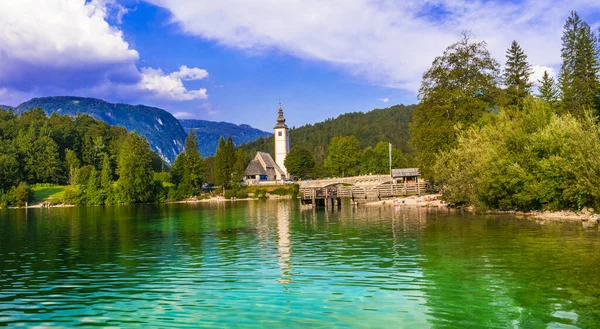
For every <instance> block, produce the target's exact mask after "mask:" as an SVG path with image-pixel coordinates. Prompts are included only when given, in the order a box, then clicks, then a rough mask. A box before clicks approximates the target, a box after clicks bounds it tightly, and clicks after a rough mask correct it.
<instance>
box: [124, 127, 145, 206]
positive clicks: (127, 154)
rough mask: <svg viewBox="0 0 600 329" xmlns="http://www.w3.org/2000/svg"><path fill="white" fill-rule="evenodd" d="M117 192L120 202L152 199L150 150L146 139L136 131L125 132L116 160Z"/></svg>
mask: <svg viewBox="0 0 600 329" xmlns="http://www.w3.org/2000/svg"><path fill="white" fill-rule="evenodd" d="M117 169H118V174H119V180H118V181H117V183H118V187H119V194H120V198H121V201H122V202H125V203H134V202H148V201H151V200H152V196H153V189H154V171H153V170H152V150H151V149H150V145H149V144H148V141H147V140H146V138H144V137H143V136H139V135H138V134H137V133H136V132H133V133H129V134H127V137H126V138H125V141H123V145H122V146H121V151H120V152H119V161H118V168H117Z"/></svg>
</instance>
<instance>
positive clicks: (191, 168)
mask: <svg viewBox="0 0 600 329" xmlns="http://www.w3.org/2000/svg"><path fill="white" fill-rule="evenodd" d="M184 152H185V161H184V166H183V167H184V169H183V184H185V185H186V187H187V188H188V189H191V190H192V193H193V192H195V191H199V190H201V189H202V183H204V178H205V176H206V164H205V163H204V160H203V159H202V156H201V155H200V152H199V151H198V138H197V137H196V134H194V131H193V130H192V129H190V132H189V134H188V137H187V138H186V139H185V151H184Z"/></svg>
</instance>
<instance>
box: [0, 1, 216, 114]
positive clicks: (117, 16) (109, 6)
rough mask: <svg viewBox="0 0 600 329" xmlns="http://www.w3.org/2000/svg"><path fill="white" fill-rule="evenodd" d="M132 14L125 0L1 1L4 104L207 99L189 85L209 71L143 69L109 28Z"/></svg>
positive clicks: (117, 33)
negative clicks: (60, 97)
mask: <svg viewBox="0 0 600 329" xmlns="http://www.w3.org/2000/svg"><path fill="white" fill-rule="evenodd" d="M126 13H127V9H126V8H125V7H123V6H122V5H121V4H120V3H119V2H118V1H117V0H91V1H86V0H15V1H12V0H10V1H1V2H0V87H1V88H2V89H0V100H2V99H5V100H12V101H13V102H12V103H13V104H18V103H19V102H20V101H23V100H26V99H27V98H24V97H26V96H29V97H33V96H40V95H42V96H45V95H48V94H69V95H82V96H96V97H104V96H107V97H109V98H111V97H116V98H120V99H128V100H130V101H132V100H134V99H136V98H147V97H148V96H150V97H151V98H156V99H162V100H170V101H181V100H192V99H205V98H206V97H207V94H206V89H198V90H188V89H186V88H185V86H184V85H183V82H182V81H192V80H201V79H204V78H206V77H207V76H208V72H207V71H206V70H202V69H198V68H195V67H194V68H189V67H187V66H185V65H182V66H181V67H180V69H179V71H177V72H174V73H172V74H170V75H164V74H163V72H162V70H160V69H150V68H148V69H143V70H142V72H140V70H138V68H137V61H138V60H139V54H138V52H137V51H136V50H135V49H132V48H131V47H130V45H129V43H128V42H127V41H126V40H125V38H124V35H123V32H122V31H121V30H120V29H119V28H118V27H117V26H115V25H111V24H109V22H113V23H115V24H120V22H121V19H122V17H123V15H125V14H126ZM125 94H126V95H125ZM15 101H18V102H15Z"/></svg>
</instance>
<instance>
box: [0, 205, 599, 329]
mask: <svg viewBox="0 0 600 329" xmlns="http://www.w3.org/2000/svg"><path fill="white" fill-rule="evenodd" d="M0 326H9V327H74V326H84V327H87V326H90V327H91V326H96V327H98V326H99V327H121V328H126V327H150V328H172V327H190V328H198V327H206V328H221V327H222V328H232V327H239V328H262V327H284V328H300V327H302V328H307V327H309V328H318V327H321V328H600V233H599V231H598V228H597V227H592V228H583V227H582V226H581V224H578V223H564V222H551V223H544V224H542V223H537V222H535V221H531V220H524V219H518V218H514V217H508V216H476V215H470V214H459V213H455V212H448V211H444V210H427V209H420V210H419V209H411V208H392V207H389V208H366V207H362V208H352V207H350V206H344V207H343V208H342V209H341V210H339V211H338V210H336V211H332V210H316V211H314V210H312V209H311V208H302V207H300V206H299V205H298V204H297V203H295V202H291V201H250V202H237V203H234V204H231V203H221V204H212V205H211V204H169V205H137V206H121V207H87V208H86V207H79V208H62V209H59V208H54V209H36V210H32V209H29V210H24V209H19V210H0Z"/></svg>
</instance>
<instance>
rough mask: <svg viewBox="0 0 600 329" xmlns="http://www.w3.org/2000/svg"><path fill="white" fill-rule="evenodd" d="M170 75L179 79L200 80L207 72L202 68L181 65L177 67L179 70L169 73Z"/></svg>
mask: <svg viewBox="0 0 600 329" xmlns="http://www.w3.org/2000/svg"><path fill="white" fill-rule="evenodd" d="M170 76H171V77H173V78H175V79H180V80H187V81H191V80H202V79H204V78H206V77H207V76H208V72H207V71H206V70H204V69H199V68H197V67H192V68H189V67H187V66H185V65H182V66H181V67H180V68H179V71H177V72H173V73H171V74H170Z"/></svg>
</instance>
